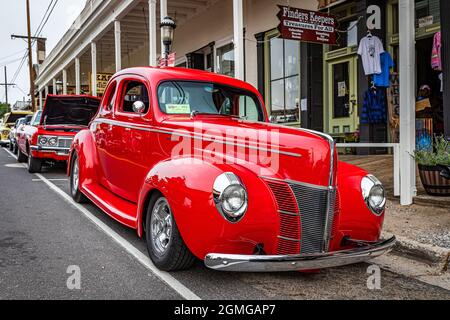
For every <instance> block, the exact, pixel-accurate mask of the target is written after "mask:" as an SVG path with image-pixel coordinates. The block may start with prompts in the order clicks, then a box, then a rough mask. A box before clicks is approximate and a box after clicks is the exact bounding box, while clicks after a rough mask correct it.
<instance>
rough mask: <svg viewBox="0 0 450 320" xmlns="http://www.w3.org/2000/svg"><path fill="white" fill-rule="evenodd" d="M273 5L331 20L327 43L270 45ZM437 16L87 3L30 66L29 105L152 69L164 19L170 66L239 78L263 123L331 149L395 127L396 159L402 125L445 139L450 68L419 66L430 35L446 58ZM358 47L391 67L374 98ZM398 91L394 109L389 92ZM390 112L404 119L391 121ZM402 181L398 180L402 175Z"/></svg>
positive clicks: (393, 10) (383, 3)
mask: <svg viewBox="0 0 450 320" xmlns="http://www.w3.org/2000/svg"><path fill="white" fill-rule="evenodd" d="M399 2H400V6H403V7H405V8H411V9H413V10H415V13H413V15H415V18H414V17H413V18H411V19H414V21H415V32H414V34H415V36H414V35H413V34H412V33H411V37H415V41H416V44H415V45H414V40H413V39H405V38H401V37H400V36H399V34H401V33H402V32H403V34H406V33H407V32H408V31H412V30H409V29H412V28H408V26H406V27H404V29H403V31H402V30H401V27H402V25H405V24H404V23H403V24H402V23H401V20H402V19H403V22H404V21H407V23H409V21H411V22H412V20H405V19H407V18H408V17H409V16H408V15H406V16H405V15H400V12H401V11H402V9H401V8H399ZM410 3H414V6H410ZM279 5H282V6H288V7H292V8H301V9H305V10H311V11H320V12H323V13H327V14H330V15H332V16H334V17H336V19H337V21H338V24H337V44H336V45H324V44H319V43H311V42H303V41H296V40H289V39H283V38H281V37H279V31H278V29H277V27H278V25H279V24H280V20H279V17H278V16H277V15H278V13H279V11H280V9H279ZM446 10H447V11H446ZM443 12H450V8H449V1H445V0H420V1H419V0H415V1H413V0H411V1H405V0H363V1H352V0H345V1H344V0H337V1H336V0H335V1H330V0H328V1H327V0H319V1H318V0H289V1H287V0H279V1H275V0H225V1H218V0H158V1H157V0H121V1H118V0H112V1H101V0H90V1H87V4H86V8H85V10H84V11H83V12H82V13H81V15H80V17H79V18H78V19H77V21H76V22H75V23H74V25H73V27H72V28H71V29H70V30H69V31H68V32H67V34H66V35H65V36H64V37H63V39H61V41H60V43H59V44H58V45H57V46H56V48H55V49H54V50H53V51H52V52H51V53H50V55H49V56H48V57H47V58H46V59H45V61H44V62H43V63H42V65H40V68H39V75H38V78H37V80H36V87H37V88H38V91H37V95H38V96H39V97H40V101H41V102H40V105H41V106H42V102H43V99H44V97H45V95H46V94H48V93H58V94H61V93H90V94H93V95H102V92H103V90H104V87H105V85H106V82H107V80H108V79H109V77H110V76H111V74H113V73H114V72H115V71H117V70H120V69H123V68H127V67H132V66H145V65H152V66H156V65H157V64H158V59H159V56H160V52H161V40H160V30H159V21H160V18H161V17H164V16H166V15H169V16H171V17H172V18H173V19H174V20H175V21H176V23H177V29H176V31H175V40H174V45H173V52H175V53H176V61H175V65H176V66H177V67H186V68H195V69H202V70H208V71H213V72H217V73H220V74H224V75H228V76H231V77H236V78H240V79H243V80H245V81H247V82H249V83H250V84H252V85H254V86H255V87H256V88H258V90H259V91H260V93H261V94H262V96H263V98H264V101H265V104H266V108H267V111H268V113H269V115H270V116H271V121H272V122H276V123H279V124H283V125H289V126H297V127H300V126H301V127H304V128H310V129H314V130H318V131H323V132H326V133H329V134H331V135H332V136H333V137H334V138H335V139H336V140H337V141H340V142H353V141H355V142H399V139H402V137H401V135H402V133H401V132H400V131H401V130H400V123H401V121H402V120H401V119H403V121H404V126H403V128H407V129H405V130H404V131H403V139H402V141H403V142H404V141H408V143H406V144H404V143H402V145H403V146H406V147H405V148H406V149H405V150H404V152H403V153H406V152H409V151H412V150H413V149H414V141H415V140H416V134H415V133H414V132H415V129H414V127H415V125H414V122H417V124H416V125H417V126H418V127H419V129H421V130H428V131H427V132H429V134H430V135H433V134H443V133H446V134H447V136H450V96H449V94H450V88H449V87H450V81H448V80H446V76H445V75H446V70H449V69H450V68H449V67H448V66H447V64H449V63H450V62H449V61H448V60H449V59H445V58H444V59H441V66H440V67H439V68H437V67H435V66H433V65H432V64H431V57H432V50H433V44H434V43H435V36H436V33H437V32H439V31H441V32H442V36H441V39H442V41H441V46H442V53H441V56H442V57H446V56H448V52H450V50H449V49H448V46H449V42H450V40H449V39H450V21H446V20H449V19H450V17H446V16H445V15H444V14H442V13H443ZM402 14H403V12H402ZM405 17H406V18H405ZM369 27H370V28H369ZM368 31H370V32H368ZM445 35H446V37H447V38H446V37H445ZM369 36H370V37H376V38H378V39H379V40H380V42H381V45H382V49H383V50H384V51H386V52H387V53H388V54H389V55H390V57H391V58H392V62H393V66H392V69H390V73H391V76H390V78H389V84H388V85H386V86H384V87H377V86H376V85H375V84H374V77H373V75H370V74H369V75H366V73H367V72H366V71H367V70H365V68H364V65H363V63H362V60H363V59H362V56H361V55H360V54H358V49H359V46H360V44H361V41H362V40H363V39H364V38H367V37H369ZM409 40H411V41H409ZM402 41H404V42H403V43H404V44H407V45H403V50H405V51H403V52H407V54H406V55H405V54H404V55H402V53H401V51H402V47H401V43H402ZM409 48H412V50H414V48H415V52H410V51H406V50H407V49H409ZM404 56H405V57H406V58H405V59H404V61H403V62H406V60H407V59H410V58H411V59H414V57H416V59H415V61H416V65H415V66H413V68H411V63H409V62H408V63H404V65H405V66H406V69H405V70H415V71H414V72H413V73H414V74H413V75H412V77H411V78H409V77H406V78H407V79H408V81H404V82H403V83H402V82H401V81H400V79H402V70H401V60H402V58H403V57H404ZM408 61H409V60H408ZM412 63H413V62H412ZM403 72H404V73H403V74H405V75H406V76H407V74H406V72H405V71H403ZM447 73H448V72H447ZM440 77H442V79H443V81H441V78H440ZM412 81H413V82H412ZM446 81H447V82H446ZM402 85H403V86H404V87H403V97H406V98H402V94H401V93H400V89H401V88H402ZM421 87H422V89H423V88H425V89H426V88H428V89H429V90H428V91H429V92H428V93H425V94H427V95H428V96H426V97H420V98H426V99H428V100H426V101H428V102H429V104H430V105H429V106H428V107H429V108H426V110H425V112H422V113H420V111H418V112H417V114H416V112H415V110H414V102H415V100H416V98H419V97H417V96H418V95H419V88H421ZM447 88H449V89H447ZM374 92H376V94H373V93H374ZM368 93H372V96H375V97H378V95H379V96H380V97H381V98H380V97H378V98H380V99H379V103H377V105H376V110H375V111H376V112H377V114H378V116H377V117H374V116H373V115H374V114H375V113H374V110H373V106H371V105H370V103H369V104H368V103H367V101H368V100H370V99H368V97H369V98H370V97H372V96H370V95H369V96H368ZM421 94H422V95H423V94H424V92H423V90H422V92H421ZM402 99H403V101H404V102H403V107H401V100H402ZM377 101H378V100H377ZM406 105H408V106H409V107H406ZM422 105H423V103H422ZM419 107H420V106H419ZM402 108H403V110H404V111H403V113H404V116H403V117H400V113H401V110H402ZM408 108H410V109H408ZM405 110H406V111H405ZM380 115H381V116H380ZM416 117H417V121H416V119H415V118H416ZM418 132H419V131H418ZM419 133H420V132H419ZM364 152H371V153H382V152H386V150H385V149H383V148H379V149H377V148H373V149H372V150H366V151H364ZM405 161H409V162H412V164H410V165H409V166H408V169H407V170H409V172H410V173H412V174H413V169H412V166H413V161H411V160H406V157H405ZM403 175H404V176H406V175H408V173H407V171H405V172H404V173H403ZM413 180H414V179H413ZM414 183H415V182H414V181H409V183H408V184H410V185H413V184H414ZM410 193H411V194H413V193H414V191H413V190H410Z"/></svg>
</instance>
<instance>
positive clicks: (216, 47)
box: [214, 40, 236, 77]
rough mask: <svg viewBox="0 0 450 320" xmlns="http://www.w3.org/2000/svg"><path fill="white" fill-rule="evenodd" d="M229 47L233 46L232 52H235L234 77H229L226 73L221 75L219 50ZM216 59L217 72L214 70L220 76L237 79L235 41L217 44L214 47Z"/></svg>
mask: <svg viewBox="0 0 450 320" xmlns="http://www.w3.org/2000/svg"><path fill="white" fill-rule="evenodd" d="M229 46H231V48H232V50H230V51H233V62H234V68H233V75H227V74H225V73H221V70H220V60H219V50H220V49H222V48H225V47H229ZM230 51H228V52H230ZM214 57H215V59H216V61H215V70H214V72H215V73H217V74H220V75H224V76H229V77H235V76H236V52H235V49H234V47H233V41H231V40H229V41H226V42H225V41H224V42H221V43H219V45H217V44H216V45H215V46H214Z"/></svg>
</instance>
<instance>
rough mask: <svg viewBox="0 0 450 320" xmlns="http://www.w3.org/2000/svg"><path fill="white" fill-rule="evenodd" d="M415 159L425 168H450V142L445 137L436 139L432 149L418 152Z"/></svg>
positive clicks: (415, 153)
mask: <svg viewBox="0 0 450 320" xmlns="http://www.w3.org/2000/svg"><path fill="white" fill-rule="evenodd" d="M413 157H414V159H415V160H416V161H417V163H418V164H420V165H423V166H429V167H432V166H438V165H442V166H450V141H447V139H445V138H444V137H443V136H441V137H435V138H434V141H433V146H432V148H430V149H422V150H416V151H415V152H414V156H413Z"/></svg>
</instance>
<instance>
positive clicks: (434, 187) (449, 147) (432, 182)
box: [414, 137, 450, 196]
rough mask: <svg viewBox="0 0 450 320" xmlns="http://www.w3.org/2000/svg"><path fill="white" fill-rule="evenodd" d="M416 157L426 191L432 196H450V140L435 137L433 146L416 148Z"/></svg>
mask: <svg viewBox="0 0 450 320" xmlns="http://www.w3.org/2000/svg"><path fill="white" fill-rule="evenodd" d="M414 158H415V160H416V161H417V163H418V166H419V175H420V180H421V181H422V185H423V187H424V188H425V191H426V192H427V193H428V194H429V195H432V196H450V142H449V141H447V140H446V139H445V138H444V137H435V139H434V141H433V143H432V144H431V146H429V147H427V148H421V149H419V150H416V151H415V153H414Z"/></svg>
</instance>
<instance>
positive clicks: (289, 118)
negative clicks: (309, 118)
mask: <svg viewBox="0 0 450 320" xmlns="http://www.w3.org/2000/svg"><path fill="white" fill-rule="evenodd" d="M269 43H270V72H269V77H270V79H269V86H270V97H271V98H270V101H269V106H270V111H271V115H272V116H275V117H277V122H298V121H300V118H299V104H300V43H299V42H298V41H293V40H284V39H280V38H276V37H274V38H271V39H270V42H269Z"/></svg>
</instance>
